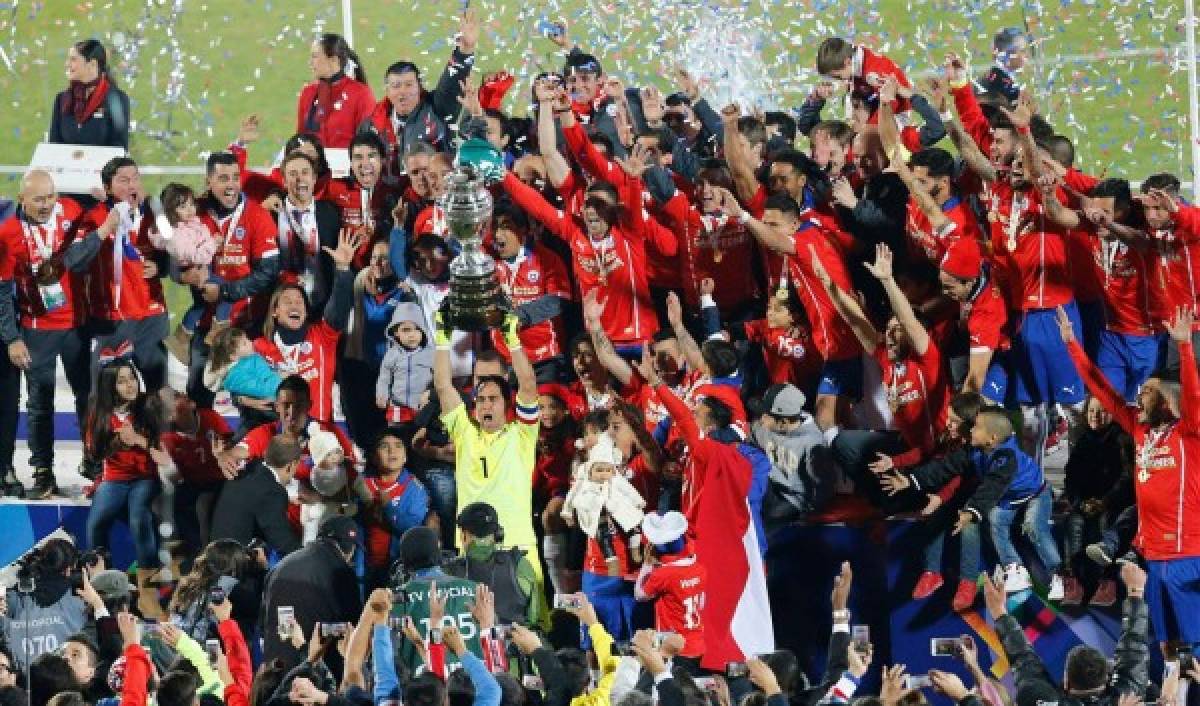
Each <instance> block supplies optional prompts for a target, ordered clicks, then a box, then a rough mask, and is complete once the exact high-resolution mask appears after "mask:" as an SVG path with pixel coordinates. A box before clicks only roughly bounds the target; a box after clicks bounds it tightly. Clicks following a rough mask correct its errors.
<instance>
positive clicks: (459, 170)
mask: <svg viewBox="0 0 1200 706" xmlns="http://www.w3.org/2000/svg"><path fill="white" fill-rule="evenodd" d="M446 180H447V185H446V193H445V195H444V196H443V197H442V198H441V199H440V200H439V204H438V205H439V206H441V208H442V212H443V213H444V214H445V217H446V229H447V231H448V234H449V236H450V237H451V238H453V239H455V240H457V241H458V242H459V244H460V245H461V246H462V252H461V253H460V254H459V255H458V257H456V258H454V260H453V261H452V262H451V263H450V292H449V294H448V295H447V297H446V304H445V307H446V309H445V310H444V311H445V314H444V315H445V316H446V318H447V323H448V324H449V325H450V326H451V327H452V328H454V329H457V330H459V331H487V330H489V329H493V328H499V327H500V325H501V323H502V322H503V321H504V316H505V314H506V313H507V312H508V311H509V310H510V309H511V304H510V303H509V301H508V297H506V296H505V295H504V292H503V290H502V289H501V287H500V281H499V280H498V279H497V278H496V261H495V260H494V259H492V257H491V256H490V255H488V254H487V253H486V252H484V251H483V232H484V228H486V227H487V224H488V221H490V220H491V218H492V195H491V194H490V193H489V192H488V190H487V187H486V186H485V182H486V177H485V176H484V175H483V174H481V173H480V172H479V171H478V170H476V169H475V167H473V166H471V165H465V164H460V165H459V166H458V167H456V168H455V170H454V171H453V172H451V173H450V174H449V176H447V178H446Z"/></svg>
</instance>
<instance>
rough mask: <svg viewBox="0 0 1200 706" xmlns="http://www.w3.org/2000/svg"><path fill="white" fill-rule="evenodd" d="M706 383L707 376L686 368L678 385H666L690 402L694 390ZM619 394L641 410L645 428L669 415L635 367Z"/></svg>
mask: <svg viewBox="0 0 1200 706" xmlns="http://www.w3.org/2000/svg"><path fill="white" fill-rule="evenodd" d="M706 383H708V378H706V377H704V373H702V372H700V371H699V370H687V371H685V372H684V373H683V377H681V378H680V380H679V384H678V385H668V386H667V387H668V388H669V389H670V390H671V392H672V393H674V395H675V396H676V397H678V398H679V399H681V400H683V401H684V402H687V403H688V404H692V403H693V402H695V401H696V398H695V393H696V390H697V389H698V388H700V387H701V386H702V385H705V384H706ZM621 396H622V397H623V398H625V400H626V401H628V402H631V403H633V404H634V405H636V406H637V408H638V409H640V410H642V416H643V417H645V419H646V428H647V429H649V430H650V431H654V430H655V429H656V428H657V427H658V425H659V423H660V422H662V420H664V419H666V418H667V417H668V416H670V415H669V414H668V413H667V406H666V405H665V404H663V403H662V400H660V399H659V397H658V395H657V394H656V393H655V392H654V388H652V387H650V386H649V385H647V384H646V380H645V378H643V377H642V375H641V373H639V372H638V371H637V369H634V371H633V375H632V376H631V377H630V378H629V384H628V385H626V386H625V389H623V390H622V391H621Z"/></svg>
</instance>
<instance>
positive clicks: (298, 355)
mask: <svg viewBox="0 0 1200 706" xmlns="http://www.w3.org/2000/svg"><path fill="white" fill-rule="evenodd" d="M341 337H342V332H341V331H338V330H337V329H335V328H334V327H332V326H330V325H329V324H327V323H325V322H324V321H316V322H314V323H311V324H309V325H308V330H307V331H305V334H304V340H303V341H301V342H300V343H296V344H293V345H290V346H289V345H287V344H285V343H284V342H283V340H282V339H280V338H279V335H278V334H276V335H275V336H273V337H272V338H270V339H268V338H266V337H265V336H264V337H262V338H256V339H254V350H255V351H256V352H258V354H259V355H261V356H262V357H264V358H266V359H267V362H268V363H270V364H271V367H273V368H275V369H276V370H278V371H279V375H280V377H287V376H288V375H299V376H300V377H302V378H304V379H305V380H307V381H308V389H309V393H310V394H311V395H312V409H311V411H310V414H312V416H313V417H315V418H317V419H319V420H322V421H329V420H331V419H333V378H334V371H335V370H336V366H337V346H338V340H340V339H341Z"/></svg>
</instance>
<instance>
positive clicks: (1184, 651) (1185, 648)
mask: <svg viewBox="0 0 1200 706" xmlns="http://www.w3.org/2000/svg"><path fill="white" fill-rule="evenodd" d="M1175 658H1176V659H1178V660H1179V673H1180V674H1182V675H1183V676H1185V677H1186V676H1187V675H1188V672H1190V671H1192V668H1193V667H1194V666H1195V664H1196V655H1195V653H1194V652H1193V651H1192V647H1191V646H1190V645H1180V646H1179V647H1178V648H1176V650H1175Z"/></svg>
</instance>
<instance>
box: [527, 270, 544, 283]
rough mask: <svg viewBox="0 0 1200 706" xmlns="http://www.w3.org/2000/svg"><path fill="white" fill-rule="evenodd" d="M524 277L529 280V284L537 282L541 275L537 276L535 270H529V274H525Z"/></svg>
mask: <svg viewBox="0 0 1200 706" xmlns="http://www.w3.org/2000/svg"><path fill="white" fill-rule="evenodd" d="M525 276H526V277H527V278H528V279H529V281H530V282H537V281H538V279H540V278H541V275H540V274H538V271H537V270H530V271H529V274H527V275H525Z"/></svg>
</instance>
